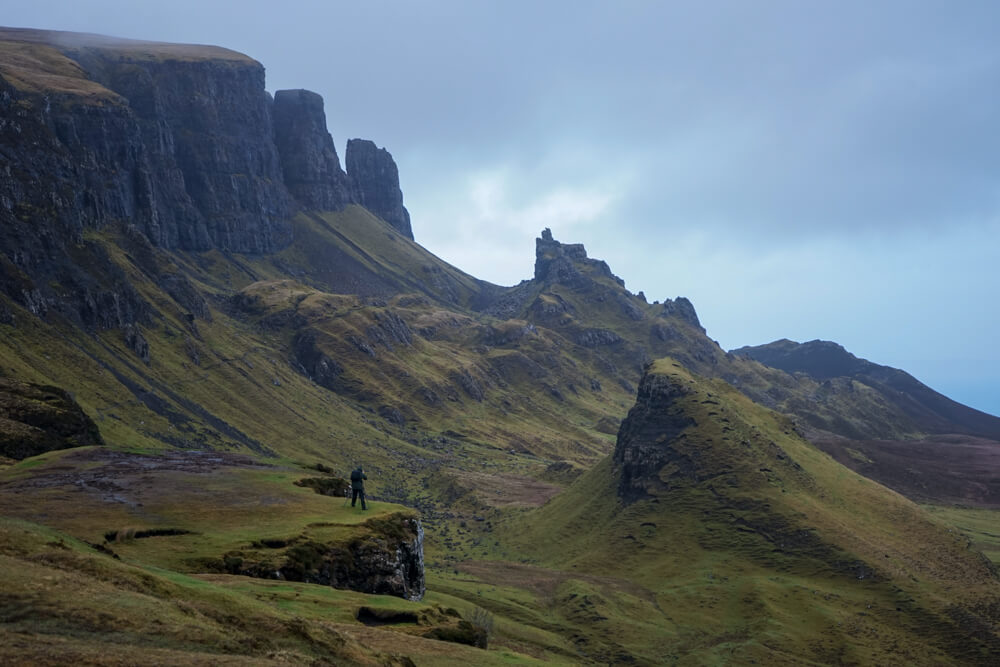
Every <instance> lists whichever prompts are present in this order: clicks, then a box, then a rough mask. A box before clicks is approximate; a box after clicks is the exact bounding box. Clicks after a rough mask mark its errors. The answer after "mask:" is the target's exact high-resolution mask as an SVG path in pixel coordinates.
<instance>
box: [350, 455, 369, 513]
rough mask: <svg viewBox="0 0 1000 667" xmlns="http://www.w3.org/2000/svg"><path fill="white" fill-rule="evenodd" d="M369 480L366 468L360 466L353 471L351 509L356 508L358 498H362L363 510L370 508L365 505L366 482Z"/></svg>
mask: <svg viewBox="0 0 1000 667" xmlns="http://www.w3.org/2000/svg"><path fill="white" fill-rule="evenodd" d="M366 479H368V475H366V474H365V469H364V466H360V465H359V466H358V467H357V468H355V469H354V470H352V471H351V507H354V503H355V502H357V500H358V496H360V497H361V509H363V510H366V509H368V506H367V505H366V504H365V480H366Z"/></svg>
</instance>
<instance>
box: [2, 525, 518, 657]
mask: <svg viewBox="0 0 1000 667" xmlns="http://www.w3.org/2000/svg"><path fill="white" fill-rule="evenodd" d="M0 536H2V539H0V562H2V564H3V568H2V572H0V582H2V590H3V591H4V593H3V596H2V605H0V622H2V623H3V626H4V642H2V645H0V659H2V660H3V661H5V662H8V661H10V662H12V663H21V662H25V661H29V662H31V663H32V664H53V665H54V664H65V663H66V661H67V660H70V659H72V660H75V661H79V662H82V663H94V664H108V663H111V662H123V663H124V662H128V663H131V664H136V663H139V664H146V663H148V664H177V665H181V664H183V665H193V664H199V665H200V664H204V665H209V664H211V665H216V664H233V665H236V664H253V665H256V664H262V665H263V664H316V662H317V661H320V662H326V663H332V664H345V665H355V664H356V665H375V664H378V665H386V664H390V665H391V664H412V663H408V662H406V661H405V660H404V659H403V658H402V657H401V656H402V655H405V656H408V657H409V658H410V659H411V660H413V661H415V662H416V663H417V664H470V663H475V664H486V665H500V664H534V662H535V661H533V660H532V659H531V658H529V657H528V656H524V655H518V654H515V653H512V652H510V651H489V652H487V651H482V650H479V649H474V648H472V647H469V646H463V645H461V644H449V643H445V642H439V641H432V640H428V639H423V638H422V637H421V635H422V634H425V633H427V632H429V631H432V630H433V629H435V628H446V627H452V626H454V625H455V624H456V623H457V620H456V617H455V616H453V615H451V612H449V611H448V610H447V609H446V608H444V607H441V606H440V605H436V604H435V605H431V604H422V603H413V602H406V601H404V600H400V599H398V598H386V597H385V596H371V595H363V594H359V593H353V592H350V591H337V590H334V589H331V588H325V587H319V586H309V585H306V584H294V583H289V582H270V581H263V580H256V579H248V578H246V577H228V576H222V575H204V576H199V577H191V576H187V575H182V574H178V573H176V572H171V571H166V570H161V569H159V568H154V567H138V566H136V565H134V564H130V563H126V562H122V561H119V560H115V559H113V558H111V557H110V556H108V555H106V554H102V553H99V552H96V551H95V550H94V549H93V548H92V547H90V546H89V545H87V544H85V543H82V542H79V541H77V540H75V539H74V538H72V537H69V536H67V535H65V534H62V533H59V532H56V531H54V530H52V529H50V528H46V527H42V526H39V525H36V524H32V523H28V522H22V521H17V520H12V519H8V518H0ZM364 607H367V608H376V609H381V610H385V611H386V612H388V615H389V616H391V615H392V613H394V612H395V613H400V614H407V615H409V616H412V617H415V618H417V619H418V620H417V623H415V624H412V623H411V624H406V625H404V626H394V625H393V626H390V625H387V626H382V627H378V628H374V627H371V628H370V627H365V626H364V625H363V624H362V623H360V622H359V621H358V620H357V615H358V612H359V610H360V609H362V608H364ZM109 638H111V639H112V641H109ZM463 661H464V662H463Z"/></svg>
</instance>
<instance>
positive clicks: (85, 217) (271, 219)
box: [0, 28, 412, 328]
mask: <svg viewBox="0 0 1000 667" xmlns="http://www.w3.org/2000/svg"><path fill="white" fill-rule="evenodd" d="M369 144H370V148H371V150H369ZM357 147H358V148H357V150H355V151H354V152H353V156H352V158H351V159H353V160H354V162H353V164H355V165H356V167H355V169H354V173H353V174H352V177H351V178H348V176H347V175H346V174H345V173H344V171H343V170H342V169H341V168H340V164H339V161H338V158H337V153H336V150H335V148H334V146H333V140H332V138H331V137H330V134H329V133H328V132H327V129H326V121H325V117H324V114H323V100H322V98H321V97H320V96H319V95H316V94H315V93H310V92H308V91H279V93H278V94H277V96H276V99H275V100H273V101H272V99H271V98H270V96H269V95H268V93H267V92H266V91H265V88H264V68H263V66H261V64H260V63H258V62H256V61H255V60H253V59H251V58H248V57H247V56H244V55H242V54H239V53H235V52H233V51H229V50H226V49H221V48H216V47H202V46H190V45H172V44H158V43H147V42H135V41H130V40H117V39H112V38H106V37H100V36H96V35H77V34H73V33H56V32H45V31H35V30H18V29H5V28H0V250H2V251H3V252H2V253H0V291H2V292H3V293H5V294H7V295H8V296H9V297H11V298H12V299H13V300H14V301H15V302H17V303H19V304H20V305H22V306H23V307H25V308H27V309H28V310H29V311H31V312H32V313H33V314H35V315H38V316H42V317H44V316H46V315H48V314H50V313H52V312H58V313H60V314H62V315H64V316H66V317H68V318H69V319H71V320H72V321H75V322H77V323H80V324H83V325H84V326H86V327H91V328H120V327H125V326H128V325H132V324H136V323H143V322H145V321H147V320H148V317H149V315H150V311H151V309H150V307H149V306H148V304H146V303H145V302H144V300H143V299H142V298H141V297H140V296H139V295H138V293H137V292H136V291H135V289H134V288H132V287H131V286H130V284H129V281H128V280H127V279H126V278H125V276H124V274H123V273H122V271H121V269H119V268H118V267H117V266H116V265H115V264H114V263H113V262H112V261H111V260H110V258H109V257H108V256H107V251H106V250H103V249H102V247H101V246H100V244H97V243H92V242H91V240H90V239H89V238H88V235H89V234H91V233H92V232H94V231H100V230H103V229H105V228H108V227H110V228H112V229H114V230H116V233H118V232H125V234H126V235H131V236H132V237H134V238H137V237H139V236H141V237H145V239H148V243H151V244H152V245H153V246H156V247H159V248H163V249H166V250H183V251H206V250H212V249H217V250H221V251H223V252H239V253H258V254H259V253H272V252H275V251H277V250H280V249H281V248H283V247H285V246H286V245H288V244H289V243H290V242H291V240H292V227H291V224H290V218H291V216H292V215H293V214H294V213H295V211H296V209H297V208H306V209H320V210H327V209H328V210H336V209H340V208H343V206H345V205H346V204H349V203H360V204H362V205H364V206H368V207H369V208H370V209H371V210H372V211H373V212H374V213H376V215H379V216H380V217H382V218H383V219H385V220H386V221H387V222H389V223H390V224H392V225H393V226H395V227H396V228H397V229H400V231H401V232H402V233H404V234H405V235H407V236H408V237H409V238H412V232H411V231H410V226H409V215H408V214H407V213H406V210H405V209H404V208H403V207H402V194H401V193H400V191H399V179H398V172H397V170H396V165H395V163H394V162H393V161H392V158H391V156H389V154H388V152H386V151H385V150H384V149H375V148H374V144H371V142H360V143H358V144H357ZM139 268H141V269H148V268H149V267H145V266H140V267H139ZM153 277H154V278H155V276H153Z"/></svg>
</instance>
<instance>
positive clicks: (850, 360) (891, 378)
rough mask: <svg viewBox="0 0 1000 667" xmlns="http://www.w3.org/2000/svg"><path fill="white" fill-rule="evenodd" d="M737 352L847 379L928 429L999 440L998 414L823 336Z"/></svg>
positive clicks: (826, 378)
mask: <svg viewBox="0 0 1000 667" xmlns="http://www.w3.org/2000/svg"><path fill="white" fill-rule="evenodd" d="M732 353H733V354H735V355H738V356H744V357H749V358H751V359H755V360H757V361H759V362H761V363H762V364H765V365H767V366H771V367H772V368H778V369H781V370H783V371H786V372H788V373H804V374H805V375H807V376H809V377H811V378H813V379H815V380H817V381H819V382H830V383H832V381H834V380H836V379H838V378H848V379H850V380H853V381H856V382H860V383H862V384H864V385H866V386H868V387H870V388H872V389H874V390H875V391H877V392H879V393H880V394H881V395H882V396H884V397H885V398H886V399H887V400H889V401H891V402H893V403H894V404H896V405H897V406H898V408H899V409H900V410H901V411H903V412H904V413H905V414H906V415H907V416H908V417H910V418H911V419H912V420H913V422H914V424H916V425H917V426H918V427H919V428H920V429H921V430H923V431H925V432H927V433H963V434H966V435H973V436H979V437H984V438H992V439H994V440H1000V418H998V417H994V416H993V415H989V414H986V413H985V412H980V411H979V410H975V409H973V408H970V407H968V406H965V405H962V404H961V403H958V402H956V401H953V400H951V399H950V398H948V397H947V396H943V395H941V394H939V393H938V392H936V391H934V390H933V389H931V388H930V387H928V386H927V385H924V384H922V383H921V382H919V381H918V380H917V379H916V378H914V377H913V376H912V375H910V374H909V373H906V372H905V371H901V370H899V369H896V368H891V367H889V366H880V365H879V364H875V363H872V362H870V361H868V360H867V359H860V358H858V357H856V356H854V355H853V354H851V353H850V352H848V351H847V350H845V349H844V348H843V346H841V345H838V344H837V343H833V342H831V341H825V340H813V341H809V342H807V343H796V342H795V341H791V340H788V339H782V340H778V341H775V342H773V343H768V344H767V345H758V346H753V347H751V346H747V347H741V348H739V349H736V350H732Z"/></svg>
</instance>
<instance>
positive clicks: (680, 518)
mask: <svg viewBox="0 0 1000 667" xmlns="http://www.w3.org/2000/svg"><path fill="white" fill-rule="evenodd" d="M510 530H511V534H510V536H509V537H510V539H511V540H513V541H514V542H515V543H516V544H517V546H518V550H519V551H520V552H521V553H522V554H523V555H525V556H528V557H529V558H532V559H534V560H533V561H532V562H535V563H537V564H538V566H541V567H543V568H547V571H549V572H551V573H552V574H550V575H549V576H550V577H555V578H557V579H562V580H564V582H565V583H564V584H562V587H563V589H564V590H565V592H564V593H563V594H562V595H560V594H559V593H558V592H557V593H556V595H555V605H556V606H555V610H556V611H555V613H556V614H557V615H558V617H559V622H560V623H562V624H565V625H566V626H568V627H569V628H574V629H576V631H577V632H578V633H580V634H581V635H584V636H586V637H588V638H589V639H588V641H587V642H585V644H584V645H583V646H582V648H583V650H585V651H587V655H588V657H591V658H596V660H598V661H602V660H608V659H617V660H618V661H624V660H625V659H628V660H629V661H632V662H636V663H641V664H657V663H661V662H662V661H665V660H685V659H686V660H694V661H696V662H699V663H702V662H711V661H715V660H723V659H724V660H727V661H730V662H737V663H741V664H749V663H750V662H752V661H757V662H766V663H768V664H802V663H804V662H815V663H818V664H830V663H858V664H925V665H931V664H935V665H942V664H989V663H990V661H991V658H990V656H992V655H995V654H996V652H997V650H1000V616H998V614H997V609H1000V607H998V601H1000V581H998V579H997V575H996V572H995V570H994V569H993V568H992V567H991V566H990V565H989V564H988V563H987V562H986V561H985V559H984V558H983V557H982V555H981V554H979V553H978V552H975V551H973V550H970V549H969V544H968V541H967V540H965V539H964V538H960V537H958V536H957V535H956V534H954V533H953V532H952V531H951V530H949V529H948V528H947V527H946V526H945V525H942V524H940V523H938V522H937V521H935V520H934V519H933V518H932V517H931V516H930V515H928V514H925V513H924V512H923V511H922V510H921V509H920V508H919V507H917V506H916V505H914V504H913V503H911V502H910V501H908V500H906V499H904V498H902V497H901V496H899V495H897V494H895V493H893V492H891V491H888V490H887V489H885V488H884V487H881V486H879V485H877V484H875V483H873V482H871V481H869V480H866V479H864V478H863V477H861V476H858V475H854V474H852V473H850V472H848V471H847V470H846V469H844V468H843V467H841V466H840V465H838V464H837V463H835V462H834V461H833V460H831V459H830V458H829V457H827V456H826V455H825V454H823V453H822V452H820V451H818V450H817V449H815V448H814V447H812V446H811V445H810V444H809V443H807V442H806V441H805V440H803V439H802V438H801V437H800V436H799V435H798V434H797V433H796V432H795V430H794V426H793V425H792V423H791V422H790V421H789V420H788V419H787V418H786V417H783V416H781V415H778V414H776V413H773V412H770V411H768V410H765V409H763V408H761V407H759V406H757V405H755V404H753V403H751V402H750V401H748V400H747V399H746V397H744V396H742V395H741V394H740V393H738V392H736V391H735V390H734V389H732V388H731V387H729V386H728V385H726V384H725V383H722V382H719V381H709V380H704V379H700V378H698V377H697V376H694V375H692V374H690V373H689V372H687V371H686V370H684V369H683V368H682V367H681V365H680V364H678V363H677V362H675V361H672V360H669V359H664V360H659V361H656V362H655V363H653V364H652V365H651V366H650V367H649V368H648V370H647V373H646V375H645V376H644V378H643V380H642V382H641V384H640V387H639V390H638V396H637V399H636V403H635V406H634V407H633V408H632V409H631V411H630V412H629V415H628V417H627V418H626V419H625V420H624V422H623V423H622V427H621V430H620V431H619V434H618V441H617V444H616V447H615V451H614V454H613V456H612V457H610V459H609V460H608V461H606V462H604V463H602V464H600V465H598V466H595V467H594V468H593V469H592V470H591V471H589V472H588V473H586V474H585V475H584V476H582V477H581V478H580V479H579V480H578V481H577V482H575V483H574V484H573V486H571V487H570V488H569V489H568V490H567V491H566V492H565V493H564V494H562V495H560V496H558V497H557V498H555V499H553V500H552V501H551V502H550V503H549V504H548V505H546V506H545V507H543V508H540V509H538V510H535V511H534V512H533V513H532V515H531V516H529V517H527V518H526V519H522V520H520V521H518V523H517V525H516V526H511V528H510ZM612 572H613V573H616V574H614V575H613V576H616V577H618V578H619V579H620V581H619V583H618V584H617V585H616V586H614V587H610V584H607V585H605V586H604V587H603V588H597V589H594V588H593V587H591V589H590V590H588V591H587V592H586V593H585V594H584V595H583V598H582V599H581V598H580V596H579V591H578V595H577V596H572V595H568V591H569V590H571V589H572V582H574V581H576V582H578V585H580V584H585V583H586V582H587V581H588V580H592V578H593V577H595V576H601V575H603V576H608V575H609V574H610V573H612ZM536 576H541V575H536ZM629 585H631V586H633V587H638V588H637V589H636V590H637V591H642V590H645V591H646V599H645V601H644V600H643V597H642V595H639V594H638V593H637V592H633V593H632V594H631V599H629V598H628V597H624V596H622V595H621V594H619V595H617V596H615V595H613V594H612V593H611V591H612V590H618V591H623V590H628V588H627V587H628V586H629ZM609 587H610V588H609ZM584 609H589V610H591V611H590V613H589V614H581V612H582V611H583V610H584ZM632 623H641V624H644V625H648V626H653V627H656V628H658V632H659V633H661V636H662V637H663V641H662V643H656V642H652V641H649V636H650V635H655V633H653V632H647V633H645V634H644V637H645V639H644V640H638V641H637V640H636V638H635V632H634V631H633V630H631V629H630V628H629V625H630V624H632ZM658 651H663V652H662V653H658ZM615 656H617V658H615Z"/></svg>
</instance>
